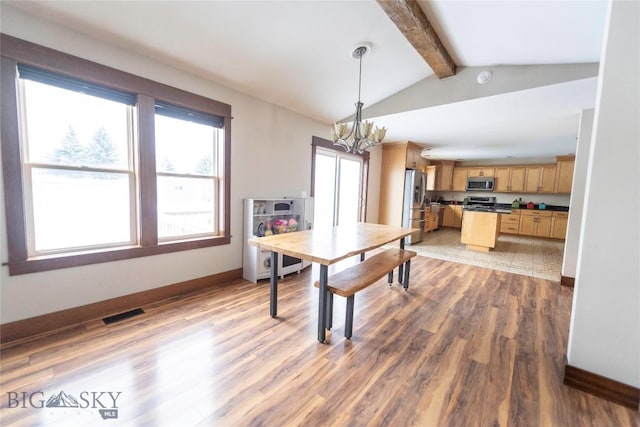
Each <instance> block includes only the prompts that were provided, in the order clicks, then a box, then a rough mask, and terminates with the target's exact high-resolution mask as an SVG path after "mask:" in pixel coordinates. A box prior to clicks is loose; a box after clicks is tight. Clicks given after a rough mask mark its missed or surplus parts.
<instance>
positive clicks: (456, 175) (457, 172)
mask: <svg viewBox="0 0 640 427" xmlns="http://www.w3.org/2000/svg"><path fill="white" fill-rule="evenodd" d="M469 170H470V168H453V183H452V189H453V191H466V189H467V177H469V176H473V175H469Z"/></svg>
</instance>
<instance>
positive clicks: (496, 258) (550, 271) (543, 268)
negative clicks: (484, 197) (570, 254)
mask: <svg viewBox="0 0 640 427" xmlns="http://www.w3.org/2000/svg"><path fill="white" fill-rule="evenodd" d="M407 249H411V250H414V251H416V252H417V253H418V255H423V256H427V257H431V258H437V259H443V260H446V261H452V262H459V263H462V264H470V265H475V266H478V267H485V268H491V269H493V270H501V271H508V272H510V273H516V274H522V275H525V276H533V277H539V278H542V279H547V280H553V281H560V275H561V271H562V256H563V253H564V241H561V240H551V239H542V238H535V237H523V236H516V235H510V234H503V235H500V236H499V238H498V243H497V245H496V248H495V249H494V250H492V251H490V252H474V251H470V250H468V249H466V247H465V245H463V244H462V243H460V230H456V229H450V228H441V229H439V230H437V231H432V232H430V233H427V234H426V235H425V239H424V240H423V241H422V242H420V243H418V244H415V245H411V246H408V247H407Z"/></svg>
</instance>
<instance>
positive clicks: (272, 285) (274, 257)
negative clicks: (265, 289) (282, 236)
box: [269, 252, 278, 317]
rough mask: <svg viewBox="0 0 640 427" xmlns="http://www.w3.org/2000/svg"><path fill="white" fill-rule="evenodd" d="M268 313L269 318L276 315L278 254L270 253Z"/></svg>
mask: <svg viewBox="0 0 640 427" xmlns="http://www.w3.org/2000/svg"><path fill="white" fill-rule="evenodd" d="M270 291H271V292H270V294H271V300H270V307H269V308H270V311H271V317H276V316H277V315H278V253H277V252H271V283H270Z"/></svg>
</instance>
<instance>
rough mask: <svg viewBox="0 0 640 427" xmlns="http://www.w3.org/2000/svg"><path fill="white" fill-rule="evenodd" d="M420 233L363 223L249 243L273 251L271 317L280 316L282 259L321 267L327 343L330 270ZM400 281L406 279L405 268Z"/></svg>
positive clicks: (321, 334) (321, 315)
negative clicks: (333, 266) (280, 265)
mask: <svg viewBox="0 0 640 427" xmlns="http://www.w3.org/2000/svg"><path fill="white" fill-rule="evenodd" d="M415 231H417V230H416V229H415V228H405V227H396V226H391V225H381V224H371V223H366V222H359V223H356V224H350V225H339V226H335V227H318V228H314V229H312V230H304V231H297V232H294V233H283V234H274V235H271V236H264V237H253V238H250V239H248V243H249V245H252V246H257V247H259V248H260V249H262V250H269V251H271V282H270V313H271V317H276V316H277V314H278V271H277V265H278V256H279V254H284V255H289V256H291V257H295V258H300V259H303V260H307V261H311V262H315V263H318V264H320V278H319V285H320V286H319V289H318V291H319V298H318V301H319V302H318V341H320V342H321V343H322V342H324V341H325V337H326V336H325V332H326V324H327V317H326V315H327V314H326V308H327V282H328V267H329V266H330V265H332V264H335V263H337V262H339V261H342V260H344V259H347V258H350V257H352V256H356V255H360V256H361V260H362V259H364V254H365V253H366V252H368V251H370V250H372V249H375V248H378V247H380V246H382V245H385V244H387V243H390V242H394V241H396V240H399V244H400V248H401V249H404V244H405V242H404V239H405V237H406V236H408V235H409V234H411V233H413V232H415ZM399 268H400V274H399V277H402V266H400V267H399Z"/></svg>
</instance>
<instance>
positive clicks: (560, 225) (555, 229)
mask: <svg viewBox="0 0 640 427" xmlns="http://www.w3.org/2000/svg"><path fill="white" fill-rule="evenodd" d="M568 221H569V212H558V211H554V212H553V215H552V216H551V237H552V238H554V239H563V240H564V239H566V238H567V222H568Z"/></svg>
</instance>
